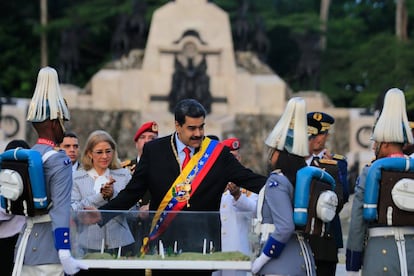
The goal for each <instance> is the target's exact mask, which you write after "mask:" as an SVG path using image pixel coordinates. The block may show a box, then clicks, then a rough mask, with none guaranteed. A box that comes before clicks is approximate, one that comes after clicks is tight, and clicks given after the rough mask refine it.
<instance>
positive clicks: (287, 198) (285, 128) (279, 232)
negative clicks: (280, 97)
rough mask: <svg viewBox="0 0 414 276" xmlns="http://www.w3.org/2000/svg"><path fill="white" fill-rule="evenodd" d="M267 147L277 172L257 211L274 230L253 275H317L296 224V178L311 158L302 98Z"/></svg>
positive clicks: (292, 105)
mask: <svg viewBox="0 0 414 276" xmlns="http://www.w3.org/2000/svg"><path fill="white" fill-rule="evenodd" d="M265 143H266V145H267V146H269V148H270V149H269V150H270V151H269V161H270V164H271V167H272V169H273V171H272V172H271V174H270V175H269V177H268V179H267V181H266V184H265V186H264V188H263V189H262V191H260V194H259V200H258V206H257V208H258V214H259V215H260V217H261V218H259V219H260V220H261V223H262V225H263V226H264V225H270V226H272V230H271V231H269V232H270V233H269V234H268V235H266V236H265V237H264V245H263V248H262V252H261V254H260V256H259V257H258V258H257V259H256V260H254V262H253V264H252V272H253V273H254V274H258V275H315V263H314V258H313V256H312V251H311V248H310V246H309V244H308V242H307V241H306V239H305V238H304V235H303V232H301V231H296V226H295V222H294V220H293V205H294V201H295V197H296V194H295V189H296V187H295V184H296V174H297V172H298V171H299V170H300V169H302V168H304V167H306V162H305V156H308V155H309V149H308V136H307V123H306V105H305V101H304V100H303V99H302V98H299V97H295V98H292V99H290V100H289V102H288V104H287V106H286V109H285V111H284V113H283V115H282V117H281V118H280V120H279V121H278V122H277V124H276V125H275V127H274V128H273V130H272V132H271V133H270V135H269V136H268V137H267V139H266V141H265ZM308 195H309V194H308ZM259 215H258V216H259ZM262 235H264V234H263V233H262Z"/></svg>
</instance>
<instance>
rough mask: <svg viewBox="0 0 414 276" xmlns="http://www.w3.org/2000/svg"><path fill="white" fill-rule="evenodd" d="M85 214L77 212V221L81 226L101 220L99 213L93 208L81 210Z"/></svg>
mask: <svg viewBox="0 0 414 276" xmlns="http://www.w3.org/2000/svg"><path fill="white" fill-rule="evenodd" d="M83 209H84V210H85V211H87V212H79V220H80V221H81V222H82V223H83V224H88V225H89V224H95V223H98V222H100V221H101V220H102V216H101V212H99V211H98V209H96V208H95V207H93V206H87V207H84V208H83Z"/></svg>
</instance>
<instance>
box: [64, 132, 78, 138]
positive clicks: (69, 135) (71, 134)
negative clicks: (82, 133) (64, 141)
mask: <svg viewBox="0 0 414 276" xmlns="http://www.w3.org/2000/svg"><path fill="white" fill-rule="evenodd" d="M63 137H71V138H76V139H78V135H76V133H75V132H73V131H66V132H65V133H64V134H63Z"/></svg>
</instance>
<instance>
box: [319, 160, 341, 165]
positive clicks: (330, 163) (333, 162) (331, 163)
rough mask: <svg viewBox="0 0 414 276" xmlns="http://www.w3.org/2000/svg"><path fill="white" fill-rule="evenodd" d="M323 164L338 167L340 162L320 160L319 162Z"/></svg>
mask: <svg viewBox="0 0 414 276" xmlns="http://www.w3.org/2000/svg"><path fill="white" fill-rule="evenodd" d="M318 162H319V163H321V164H329V165H336V164H338V161H336V160H332V159H319V161H318Z"/></svg>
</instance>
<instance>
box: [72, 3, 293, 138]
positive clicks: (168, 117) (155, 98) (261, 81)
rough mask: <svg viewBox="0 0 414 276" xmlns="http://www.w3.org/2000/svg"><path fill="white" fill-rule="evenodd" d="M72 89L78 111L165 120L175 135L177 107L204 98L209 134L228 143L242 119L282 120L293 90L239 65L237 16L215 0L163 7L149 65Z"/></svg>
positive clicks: (155, 21)
mask: <svg viewBox="0 0 414 276" xmlns="http://www.w3.org/2000/svg"><path fill="white" fill-rule="evenodd" d="M257 60H258V59H257ZM66 92H67V93H66V95H65V97H66V99H67V101H68V103H69V105H70V106H71V107H72V108H79V109H89V110H112V111H134V112H139V113H140V114H141V121H142V122H144V121H146V120H156V121H157V122H158V123H159V126H160V134H161V135H164V134H169V133H171V132H172V131H173V115H172V114H171V111H172V110H173V107H174V104H175V103H176V102H177V101H178V100H179V99H181V98H182V97H192V98H196V99H198V100H199V101H200V102H202V103H203V104H204V105H205V107H206V109H207V110H208V112H209V114H208V116H207V119H206V123H207V126H206V128H207V131H208V132H209V134H215V135H218V136H219V137H220V138H225V137H223V133H225V132H227V133H228V132H232V131H233V129H234V128H235V127H236V126H235V125H234V121H235V119H234V118H235V116H236V115H240V114H252V115H258V114H266V115H275V116H278V115H279V114H280V113H281V112H282V111H283V109H284V106H285V102H286V100H287V98H288V97H289V93H290V92H289V88H288V86H287V85H286V83H285V82H284V81H283V80H282V79H281V78H280V77H279V76H277V75H276V74H274V73H273V72H271V71H270V70H268V71H267V72H259V73H251V72H249V71H248V70H246V69H245V68H243V67H241V66H238V65H237V64H236V55H235V53H234V51H233V40H232V36H231V26H230V21H229V16H228V14H227V13H226V12H224V11H223V10H222V9H221V8H219V7H218V6H217V5H215V4H214V3H211V2H209V1H207V0H176V1H171V2H168V3H167V4H165V5H164V6H162V7H160V8H159V9H157V10H156V11H155V12H154V14H153V17H152V21H151V25H150V30H149V36H148V40H147V44H146V47H145V50H144V53H143V60H142V64H140V65H138V66H135V67H132V68H126V69H116V68H103V69H101V70H100V71H99V72H97V73H96V74H95V75H94V76H93V78H92V79H91V81H90V86H89V89H87V92H86V93H78V92H74V91H73V90H72V91H69V90H67V91H66ZM139 123H141V122H137V124H139ZM131 135H133V134H132V133H131Z"/></svg>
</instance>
